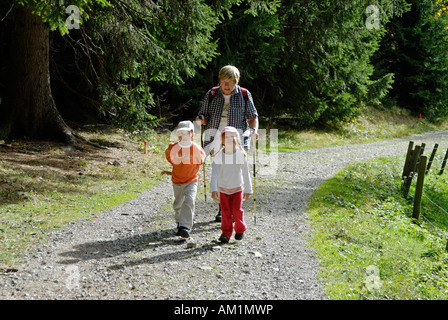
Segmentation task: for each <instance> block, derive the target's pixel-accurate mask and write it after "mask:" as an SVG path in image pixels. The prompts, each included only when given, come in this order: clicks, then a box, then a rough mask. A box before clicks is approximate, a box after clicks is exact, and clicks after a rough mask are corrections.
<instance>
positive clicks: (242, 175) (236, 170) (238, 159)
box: [210, 149, 253, 194]
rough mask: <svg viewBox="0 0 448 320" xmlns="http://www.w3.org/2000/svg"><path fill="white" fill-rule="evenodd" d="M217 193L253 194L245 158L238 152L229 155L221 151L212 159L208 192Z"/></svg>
mask: <svg viewBox="0 0 448 320" xmlns="http://www.w3.org/2000/svg"><path fill="white" fill-rule="evenodd" d="M218 191H219V192H222V193H225V194H233V193H236V192H239V191H244V193H250V194H252V193H253V191H252V182H251V180H250V176H249V166H248V163H247V158H246V157H245V156H244V154H243V153H242V152H241V151H240V150H238V149H237V150H236V151H235V153H231V154H227V153H225V152H224V151H223V150H221V151H219V152H218V153H217V154H216V155H215V157H214V158H213V164H212V178H211V181H210V192H218Z"/></svg>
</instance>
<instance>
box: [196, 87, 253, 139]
mask: <svg viewBox="0 0 448 320" xmlns="http://www.w3.org/2000/svg"><path fill="white" fill-rule="evenodd" d="M211 91H212V89H210V90H209V91H208V92H207V93H206V95H205V97H204V99H203V100H202V108H201V111H200V112H199V114H203V115H204V116H205V117H206V119H207V122H208V124H207V130H206V131H205V142H204V146H207V145H208V144H209V143H211V142H212V141H213V139H214V137H215V135H216V131H217V130H218V127H219V124H220V122H221V114H222V109H223V108H224V96H223V95H222V93H221V88H218V90H217V91H216V92H215V96H214V97H213V100H212V101H210V93H211ZM256 117H258V113H257V109H255V105H254V101H253V99H252V95H251V94H250V92H249V90H247V103H246V99H245V98H244V97H243V94H242V93H241V88H240V86H238V85H236V86H235V88H234V89H233V93H232V95H231V97H230V107H229V113H228V115H227V125H228V126H232V127H234V128H236V129H237V130H238V131H239V132H240V136H241V137H243V134H244V133H246V132H247V131H248V130H249V124H248V123H247V119H252V118H256Z"/></svg>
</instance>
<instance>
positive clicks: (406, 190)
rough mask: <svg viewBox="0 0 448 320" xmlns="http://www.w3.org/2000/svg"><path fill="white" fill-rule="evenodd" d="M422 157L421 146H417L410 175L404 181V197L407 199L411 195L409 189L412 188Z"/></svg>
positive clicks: (410, 166) (410, 167)
mask: <svg viewBox="0 0 448 320" xmlns="http://www.w3.org/2000/svg"><path fill="white" fill-rule="evenodd" d="M419 157H420V146H416V147H415V149H414V152H413V154H412V161H411V163H410V165H409V170H408V171H409V173H408V175H407V176H405V179H404V181H403V185H402V186H403V188H402V189H403V197H405V198H407V197H408V193H409V188H410V187H411V183H412V178H413V176H414V173H415V170H416V168H417V162H418V158H419Z"/></svg>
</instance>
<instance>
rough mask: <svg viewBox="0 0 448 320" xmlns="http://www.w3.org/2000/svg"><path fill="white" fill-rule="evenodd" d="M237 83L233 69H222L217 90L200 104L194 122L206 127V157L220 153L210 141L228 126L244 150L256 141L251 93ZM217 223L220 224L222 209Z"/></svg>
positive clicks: (238, 73) (256, 120)
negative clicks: (236, 134) (199, 109)
mask: <svg viewBox="0 0 448 320" xmlns="http://www.w3.org/2000/svg"><path fill="white" fill-rule="evenodd" d="M239 79H240V72H239V70H238V69H237V68H236V67H235V66H231V65H227V66H224V67H222V68H221V70H220V71H219V73H218V80H219V87H214V88H211V89H210V90H209V91H208V92H207V93H206V95H205V97H204V99H203V101H202V108H201V111H200V112H199V115H198V116H197V117H196V122H197V123H198V125H207V130H206V131H205V141H204V146H203V147H204V151H205V153H206V155H208V154H212V155H213V154H214V153H216V152H217V151H218V150H219V149H220V147H221V146H220V145H219V143H218V144H216V143H215V144H214V143H213V141H215V138H216V137H217V136H219V135H220V132H221V131H222V130H223V129H224V128H225V127H227V126H231V127H234V128H236V129H237V130H238V132H239V136H240V137H241V141H240V143H241V145H242V146H243V148H244V149H245V150H249V148H250V137H251V136H252V139H253V140H257V139H258V112H257V109H256V108H255V105H254V101H253V99H252V95H251V94H250V92H249V91H248V90H247V89H244V88H241V87H240V86H239V85H238V82H239ZM216 140H220V139H216ZM216 221H217V222H221V209H219V212H218V215H217V216H216Z"/></svg>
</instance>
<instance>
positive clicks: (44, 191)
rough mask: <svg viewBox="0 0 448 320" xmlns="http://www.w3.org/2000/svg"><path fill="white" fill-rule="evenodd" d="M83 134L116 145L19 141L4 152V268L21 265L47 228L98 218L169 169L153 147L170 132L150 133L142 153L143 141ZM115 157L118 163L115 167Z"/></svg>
mask: <svg viewBox="0 0 448 320" xmlns="http://www.w3.org/2000/svg"><path fill="white" fill-rule="evenodd" d="M83 135H84V136H86V137H88V138H91V139H92V140H96V141H97V142H98V141H100V139H102V140H104V141H109V146H111V145H112V144H113V145H115V146H116V147H117V148H110V149H109V150H102V149H89V150H88V151H85V152H61V151H60V150H61V146H60V145H57V144H45V143H41V144H40V145H39V147H36V145H32V144H29V143H26V142H20V141H17V142H14V143H13V144H12V145H13V146H14V148H15V149H14V150H20V151H19V152H15V151H14V153H11V154H9V155H7V154H5V153H1V154H0V155H2V158H1V160H0V182H1V184H0V199H1V200H0V269H1V268H2V266H4V267H12V266H15V265H16V264H20V262H21V257H22V253H23V251H24V250H25V249H26V248H27V247H28V246H29V245H30V244H31V243H35V242H40V241H45V238H46V235H47V234H48V232H49V231H52V230H54V229H58V228H63V227H64V226H65V225H66V224H67V223H68V222H70V221H74V220H78V219H95V218H97V214H98V213H99V212H101V211H104V210H106V209H109V208H111V207H114V206H116V205H119V204H121V203H123V202H126V201H128V200H131V199H133V198H136V197H137V196H138V195H139V194H140V193H141V192H143V191H145V190H148V189H150V188H151V187H153V186H154V185H155V184H157V183H159V181H161V179H162V175H161V170H167V169H168V170H169V168H168V163H167V162H166V161H165V159H164V155H163V152H160V151H154V149H163V148H164V147H165V145H167V144H168V138H167V137H166V136H158V135H156V134H154V136H152V137H148V139H147V140H148V141H149V144H150V146H151V147H152V150H151V151H149V154H147V155H144V154H142V152H141V150H142V143H141V142H140V141H135V140H132V139H130V138H129V137H127V136H125V135H124V134H122V133H116V132H108V133H104V132H93V133H92V132H84V133H83ZM156 140H157V141H156ZM24 150H26V152H27V153H25V154H23V151H24ZM11 152H12V151H11ZM117 158H118V160H119V161H120V163H121V165H119V166H116V165H113V161H114V160H117Z"/></svg>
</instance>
